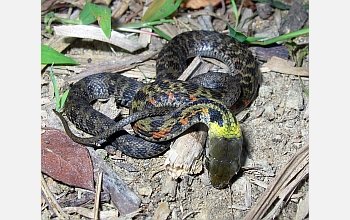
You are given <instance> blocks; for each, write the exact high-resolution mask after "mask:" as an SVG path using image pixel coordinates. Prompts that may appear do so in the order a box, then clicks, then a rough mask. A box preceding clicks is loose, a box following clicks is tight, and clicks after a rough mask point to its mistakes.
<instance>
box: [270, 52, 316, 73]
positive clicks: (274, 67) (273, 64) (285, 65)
mask: <svg viewBox="0 0 350 220" xmlns="http://www.w3.org/2000/svg"><path fill="white" fill-rule="evenodd" d="M292 65H293V63H291V62H288V60H284V59H282V58H279V57H275V56H273V57H271V59H270V60H268V61H267V62H266V63H265V64H264V65H263V67H267V68H268V69H269V70H271V71H275V72H279V73H284V74H289V75H296V76H309V69H308V68H304V67H294V66H292Z"/></svg>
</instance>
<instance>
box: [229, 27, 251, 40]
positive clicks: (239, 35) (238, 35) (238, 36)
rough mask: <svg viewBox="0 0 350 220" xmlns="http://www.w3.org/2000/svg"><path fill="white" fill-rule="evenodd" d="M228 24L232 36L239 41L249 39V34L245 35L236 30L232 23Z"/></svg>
mask: <svg viewBox="0 0 350 220" xmlns="http://www.w3.org/2000/svg"><path fill="white" fill-rule="evenodd" d="M227 26H228V29H229V30H230V36H231V37H233V38H235V39H236V40H238V41H239V42H244V41H245V40H246V39H247V36H245V35H244V34H242V33H241V32H238V31H235V29H233V28H232V27H231V25H229V24H227Z"/></svg>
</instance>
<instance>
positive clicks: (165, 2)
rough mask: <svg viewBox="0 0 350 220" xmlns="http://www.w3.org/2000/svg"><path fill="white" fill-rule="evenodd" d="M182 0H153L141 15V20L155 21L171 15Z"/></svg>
mask: <svg viewBox="0 0 350 220" xmlns="http://www.w3.org/2000/svg"><path fill="white" fill-rule="evenodd" d="M181 2H182V0H154V1H153V2H152V3H151V4H150V6H149V7H148V9H147V11H146V12H145V14H144V15H143V17H142V19H141V21H142V22H144V21H156V20H159V19H162V18H166V17H167V16H169V15H171V14H172V13H173V12H174V11H176V10H177V8H178V7H179V6H180V4H181Z"/></svg>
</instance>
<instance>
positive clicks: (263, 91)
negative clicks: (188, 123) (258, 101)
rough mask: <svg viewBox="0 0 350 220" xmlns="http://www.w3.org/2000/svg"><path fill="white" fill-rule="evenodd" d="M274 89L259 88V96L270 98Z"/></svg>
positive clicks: (268, 87)
mask: <svg viewBox="0 0 350 220" xmlns="http://www.w3.org/2000/svg"><path fill="white" fill-rule="evenodd" d="M272 92H273V90H272V88H271V87H270V86H261V87H260V88H259V96H260V97H262V98H269V97H270V96H271V95H272Z"/></svg>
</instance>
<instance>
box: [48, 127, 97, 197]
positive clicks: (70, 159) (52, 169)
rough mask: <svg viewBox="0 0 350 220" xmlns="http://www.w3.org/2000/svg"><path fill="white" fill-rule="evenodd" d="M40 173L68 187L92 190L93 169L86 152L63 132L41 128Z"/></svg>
mask: <svg viewBox="0 0 350 220" xmlns="http://www.w3.org/2000/svg"><path fill="white" fill-rule="evenodd" d="M43 130H44V132H43V133H42V134H41V171H42V172H43V173H45V174H47V175H49V176H51V177H52V178H54V179H56V180H58V181H61V182H63V183H65V184H68V185H70V186H76V187H80V188H84V189H88V190H91V191H93V190H94V179H93V167H92V163H91V159H90V154H89V152H88V150H87V149H86V148H85V147H83V146H82V145H80V144H77V143H75V142H73V141H72V140H71V139H70V138H69V137H68V136H67V135H66V134H65V133H64V132H63V131H60V130H57V129H54V128H43Z"/></svg>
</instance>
